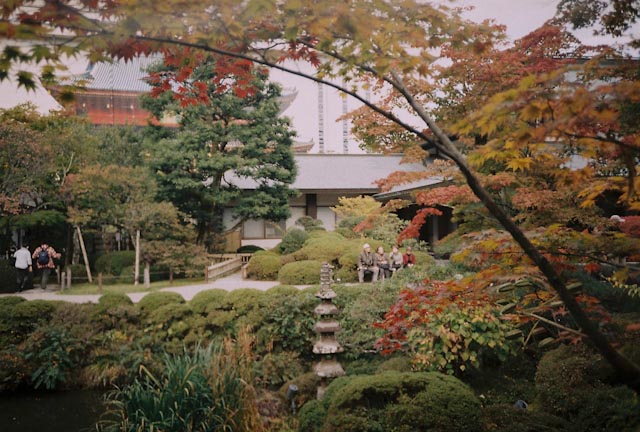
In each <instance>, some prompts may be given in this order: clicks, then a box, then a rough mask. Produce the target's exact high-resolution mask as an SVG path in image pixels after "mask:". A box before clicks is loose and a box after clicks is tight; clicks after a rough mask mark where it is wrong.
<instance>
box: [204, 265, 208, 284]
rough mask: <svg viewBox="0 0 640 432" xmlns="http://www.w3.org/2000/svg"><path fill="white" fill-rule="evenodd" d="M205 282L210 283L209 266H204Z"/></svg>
mask: <svg viewBox="0 0 640 432" xmlns="http://www.w3.org/2000/svg"><path fill="white" fill-rule="evenodd" d="M204 283H209V266H204Z"/></svg>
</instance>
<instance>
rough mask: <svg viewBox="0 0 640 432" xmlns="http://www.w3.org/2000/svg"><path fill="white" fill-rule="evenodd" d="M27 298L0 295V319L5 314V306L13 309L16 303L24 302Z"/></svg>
mask: <svg viewBox="0 0 640 432" xmlns="http://www.w3.org/2000/svg"><path fill="white" fill-rule="evenodd" d="M26 301H27V299H25V298H23V297H20V296H6V297H0V311H1V312H0V319H2V317H4V316H5V313H4V311H5V308H9V309H13V308H14V307H15V306H16V305H17V304H18V303H23V302H26Z"/></svg>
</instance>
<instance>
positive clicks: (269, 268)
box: [247, 251, 280, 280]
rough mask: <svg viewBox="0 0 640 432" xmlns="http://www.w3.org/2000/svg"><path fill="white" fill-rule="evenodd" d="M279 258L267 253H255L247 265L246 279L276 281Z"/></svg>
mask: <svg viewBox="0 0 640 432" xmlns="http://www.w3.org/2000/svg"><path fill="white" fill-rule="evenodd" d="M279 270H280V256H279V255H277V254H275V253H273V252H269V251H264V252H256V253H255V254H253V256H252V257H251V259H250V260H249V264H247V277H248V278H249V279H256V280H276V279H277V277H278V271H279Z"/></svg>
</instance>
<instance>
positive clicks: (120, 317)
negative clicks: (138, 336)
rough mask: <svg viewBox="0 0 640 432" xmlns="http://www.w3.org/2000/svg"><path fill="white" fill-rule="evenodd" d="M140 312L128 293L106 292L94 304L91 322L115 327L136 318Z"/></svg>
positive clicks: (103, 326) (105, 326) (108, 327)
mask: <svg viewBox="0 0 640 432" xmlns="http://www.w3.org/2000/svg"><path fill="white" fill-rule="evenodd" d="M139 315H140V313H139V312H138V309H136V307H135V306H134V304H133V301H132V300H131V299H130V298H129V296H128V295H126V294H122V293H107V294H104V295H102V296H100V299H99V300H98V304H97V305H96V306H95V308H94V311H93V315H92V322H93V323H94V324H95V325H98V326H99V327H101V328H106V329H110V328H117V327H119V325H120V324H123V325H124V324H126V323H128V322H133V321H136V322H137V320H138V317H139Z"/></svg>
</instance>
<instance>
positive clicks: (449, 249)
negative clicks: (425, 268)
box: [433, 230, 465, 258]
mask: <svg viewBox="0 0 640 432" xmlns="http://www.w3.org/2000/svg"><path fill="white" fill-rule="evenodd" d="M463 235H464V233H463V232H462V231H460V230H455V231H454V232H452V233H451V234H449V235H447V236H446V237H444V238H442V239H440V240H438V241H437V242H436V244H435V245H434V246H433V253H434V254H435V255H436V256H437V257H438V258H449V257H450V256H451V254H453V253H455V252H458V251H459V250H460V249H462V247H463V246H464V243H465V239H464V237H463Z"/></svg>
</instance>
